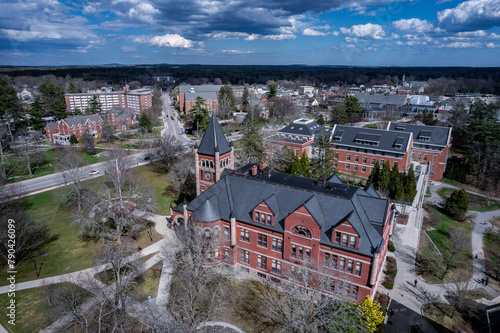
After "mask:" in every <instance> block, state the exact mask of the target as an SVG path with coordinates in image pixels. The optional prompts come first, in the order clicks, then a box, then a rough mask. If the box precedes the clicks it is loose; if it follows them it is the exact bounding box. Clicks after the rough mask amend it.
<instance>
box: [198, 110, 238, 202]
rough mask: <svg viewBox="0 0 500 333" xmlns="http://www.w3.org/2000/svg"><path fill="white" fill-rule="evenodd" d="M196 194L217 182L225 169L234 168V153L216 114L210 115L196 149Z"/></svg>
mask: <svg viewBox="0 0 500 333" xmlns="http://www.w3.org/2000/svg"><path fill="white" fill-rule="evenodd" d="M195 159H196V195H197V196H198V195H200V194H201V193H202V192H203V191H205V190H206V189H208V188H209V187H210V186H212V185H213V184H215V183H216V182H217V181H218V180H219V179H220V177H221V175H222V172H223V171H224V169H233V168H234V153H233V149H232V147H231V146H230V145H229V143H228V142H227V140H226V137H225V136H224V134H223V133H222V129H221V128H220V126H219V122H218V121H217V118H216V117H215V115H212V116H211V117H210V122H209V123H208V126H207V130H206V131H205V134H204V135H203V139H201V142H200V146H199V147H198V149H197V150H196V155H195Z"/></svg>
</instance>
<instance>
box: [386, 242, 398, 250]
mask: <svg viewBox="0 0 500 333" xmlns="http://www.w3.org/2000/svg"><path fill="white" fill-rule="evenodd" d="M387 249H388V250H389V251H391V252H394V251H396V247H395V246H394V243H393V242H392V241H389V246H388V247H387Z"/></svg>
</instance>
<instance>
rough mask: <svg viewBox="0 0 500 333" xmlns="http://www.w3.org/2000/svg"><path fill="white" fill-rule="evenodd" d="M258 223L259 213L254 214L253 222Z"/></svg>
mask: <svg viewBox="0 0 500 333" xmlns="http://www.w3.org/2000/svg"><path fill="white" fill-rule="evenodd" d="M259 221H260V214H259V212H255V222H257V223H259Z"/></svg>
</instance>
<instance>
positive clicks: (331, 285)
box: [330, 279, 335, 293]
mask: <svg viewBox="0 0 500 333" xmlns="http://www.w3.org/2000/svg"><path fill="white" fill-rule="evenodd" d="M330 292H331V293H334V292H335V279H330Z"/></svg>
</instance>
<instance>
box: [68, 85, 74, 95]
mask: <svg viewBox="0 0 500 333" xmlns="http://www.w3.org/2000/svg"><path fill="white" fill-rule="evenodd" d="M74 93H76V89H75V85H74V84H73V82H70V84H69V88H68V94H74Z"/></svg>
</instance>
